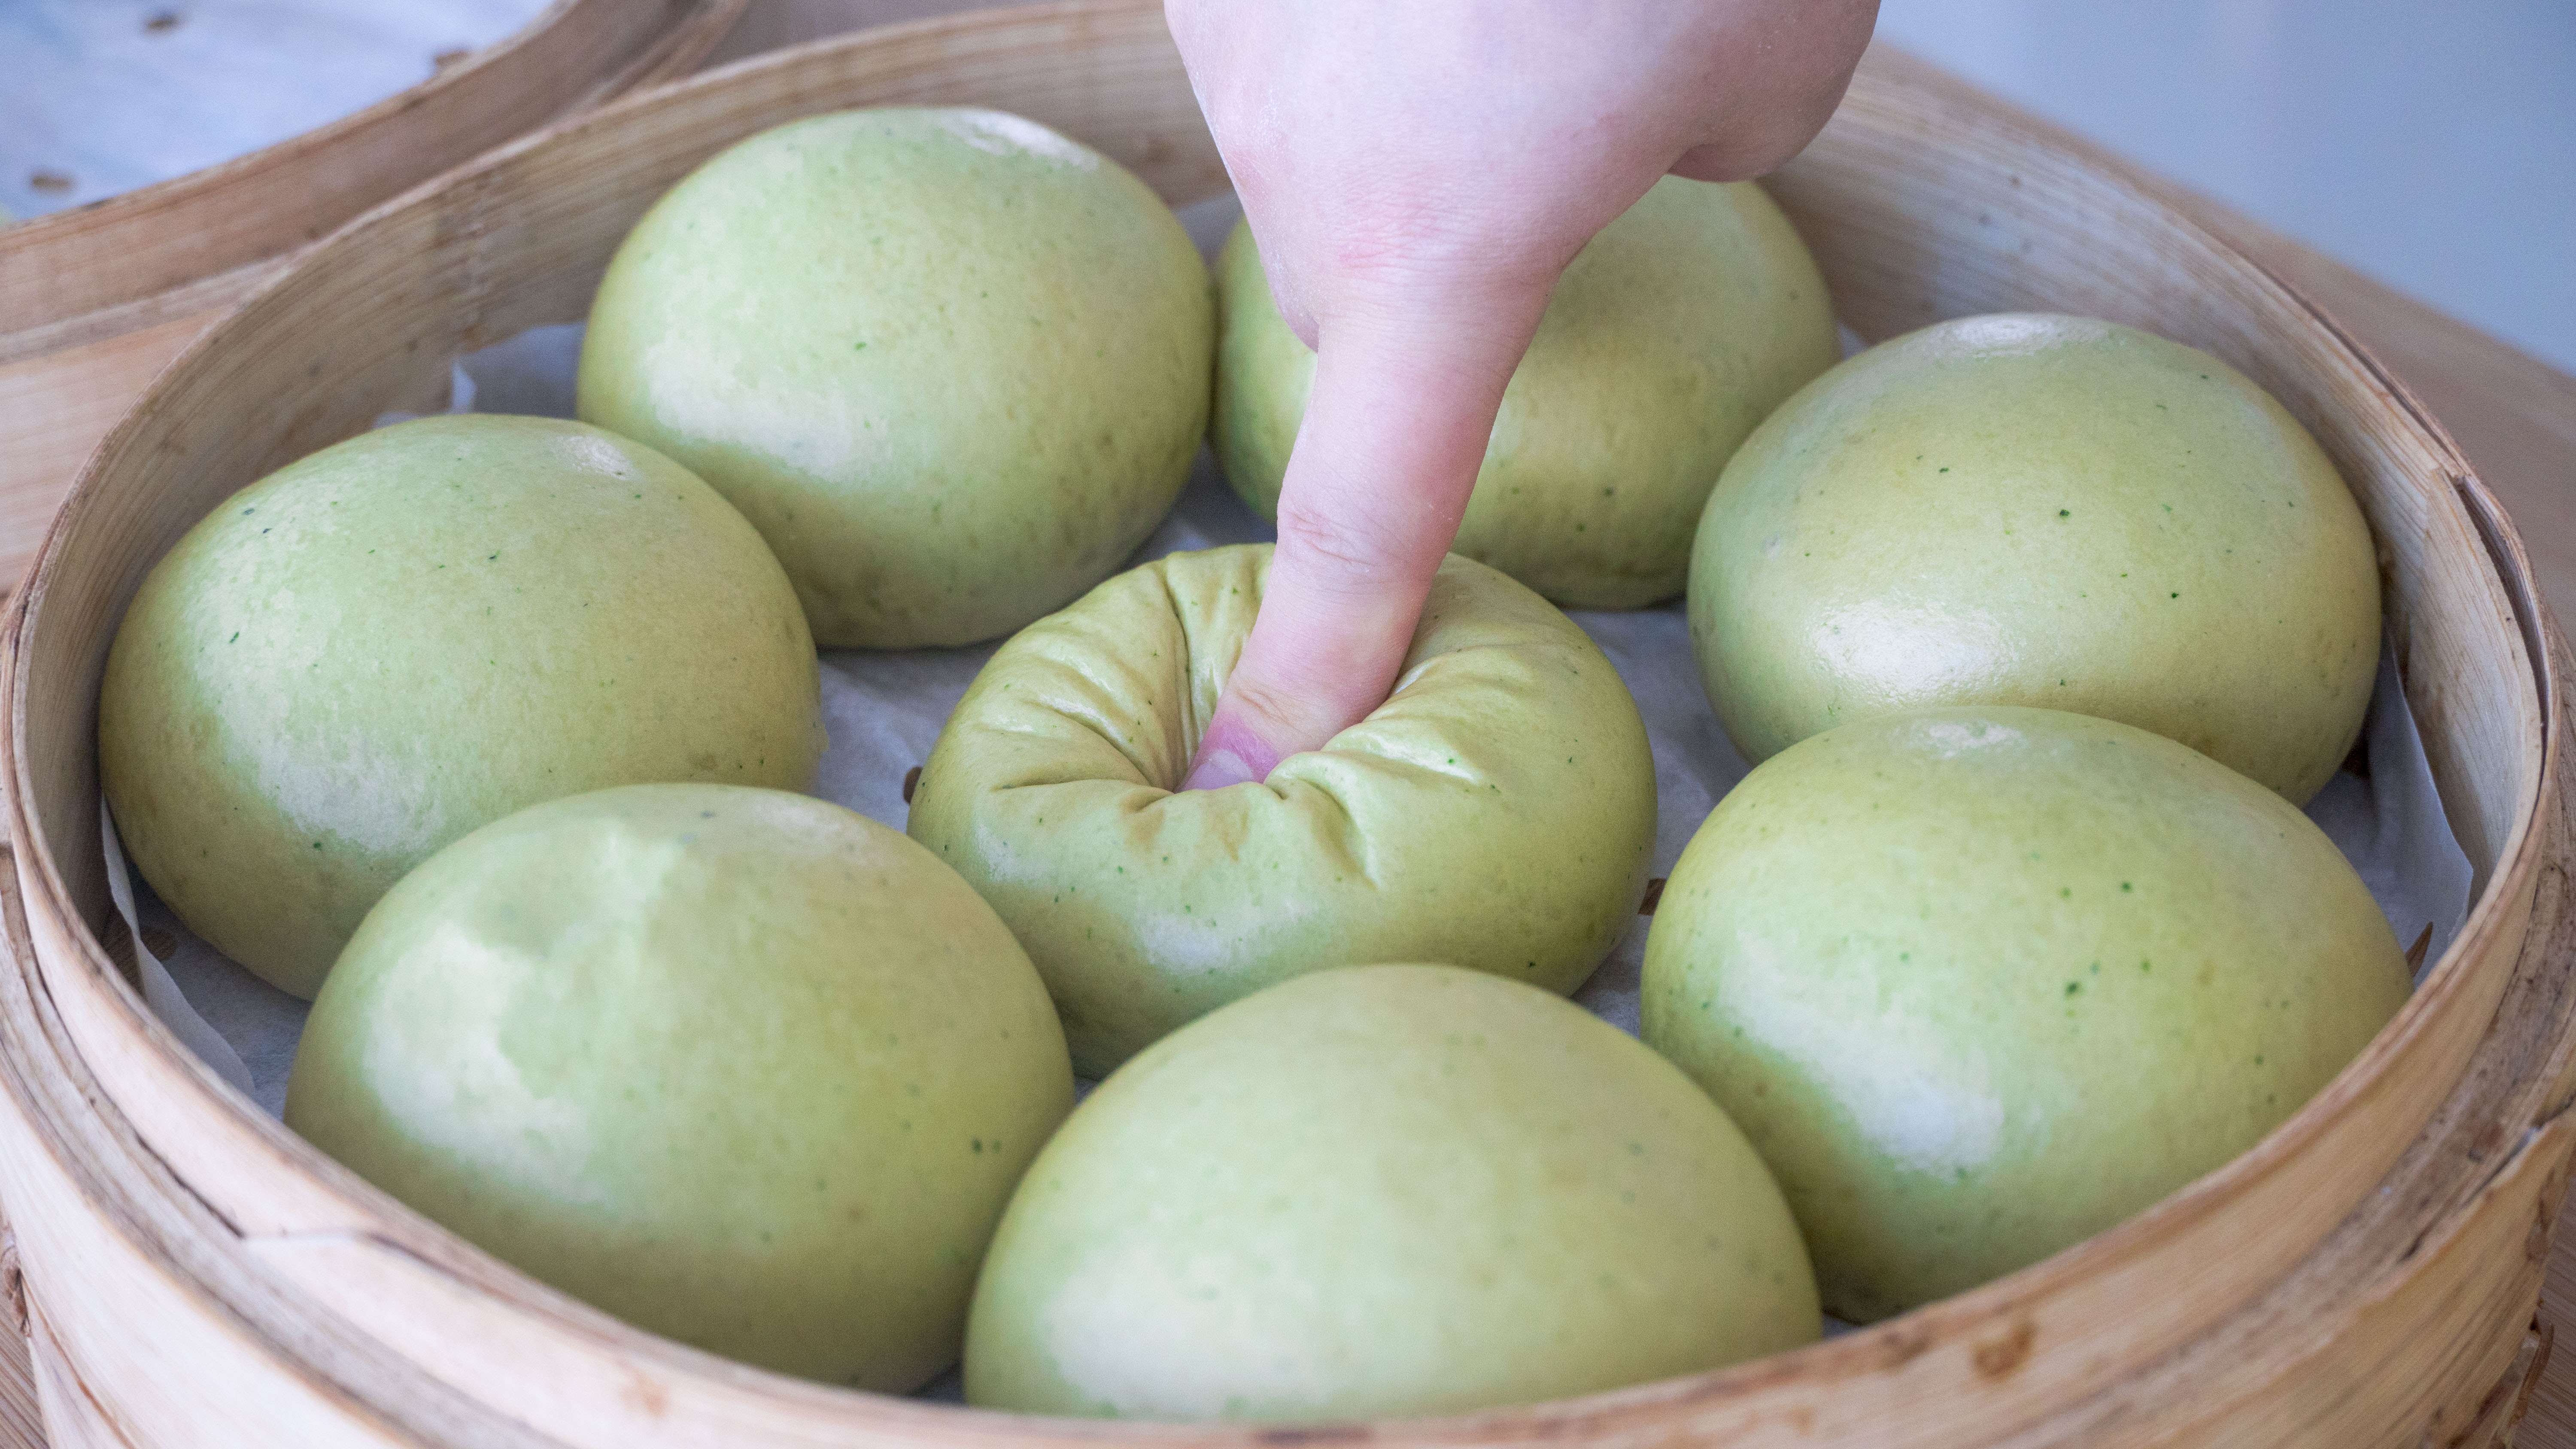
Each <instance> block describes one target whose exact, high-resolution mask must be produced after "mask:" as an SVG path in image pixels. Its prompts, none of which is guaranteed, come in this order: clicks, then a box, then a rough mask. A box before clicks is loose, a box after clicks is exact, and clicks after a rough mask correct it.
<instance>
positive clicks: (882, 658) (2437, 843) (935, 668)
mask: <svg viewBox="0 0 2576 1449" xmlns="http://www.w3.org/2000/svg"><path fill="white" fill-rule="evenodd" d="M1235 214H1236V213H1235V211H1234V209H1233V205H1232V203H1231V201H1230V200H1225V201H1219V202H1213V203H1207V204H1204V205H1202V206H1198V207H1192V208H1189V209H1188V210H1186V211H1184V212H1183V213H1182V216H1183V220H1184V222H1185V223H1187V224H1188V225H1189V227H1190V231H1191V233H1192V235H1193V236H1195V237H1197V238H1198V240H1199V243H1200V246H1201V248H1202V250H1212V249H1213V248H1214V246H1215V245H1216V244H1217V243H1218V242H1220V241H1222V239H1223V237H1224V234H1225V230H1226V228H1227V227H1229V226H1231V225H1232V223H1233V219H1234V216H1235ZM580 346H581V328H580V326H579V325H578V324H574V325H568V326H560V327H542V328H538V329H535V330H534V331H530V332H527V333H523V334H521V335H520V336H518V337H516V338H513V339H511V340H510V341H508V342H505V343H502V344H501V345H499V346H497V347H493V348H490V349H487V350H485V351H483V352H480V353H476V354H473V355H471V356H468V357H464V358H460V359H459V360H458V362H457V366H456V379H457V380H456V387H455V397H454V406H455V407H456V409H457V410H458V411H467V410H478V411H484V412H496V413H523V414H533V415H539V416H549V417H570V416H571V415H572V403H573V374H574V368H575V365H576V364H577V362H578V361H579V356H580ZM399 416H400V415H397V414H388V415H387V418H386V420H387V421H393V420H395V419H396V418H398V417H399ZM245 481H247V480H245ZM1272 536H1273V534H1272V530H1271V529H1270V527H1269V526H1268V525H1267V524H1265V523H1263V522H1262V521H1261V519H1260V518H1259V517H1258V516H1257V515H1255V514H1253V513H1252V512H1251V511H1250V510H1249V509H1247V508H1245V507H1244V506H1243V504H1242V503H1241V502H1240V501H1238V500H1237V499H1236V498H1235V497H1234V495H1233V493H1232V492H1230V491H1229V490H1228V489H1227V488H1226V486H1225V483H1224V481H1223V479H1222V478H1221V477H1220V476H1219V475H1218V473H1217V470H1216V466H1215V463H1214V460H1213V459H1212V458H1211V457H1210V456H1209V455H1208V454H1207V453H1206V452H1205V451H1204V450H1202V452H1201V453H1200V456H1199V460H1198V463H1197V466H1196V468H1195V469H1194V471H1193V472H1192V474H1191V478H1190V483H1189V487H1188V489H1187V490H1186V491H1185V492H1184V493H1183V494H1182V497H1181V500H1180V503H1179V505H1178V506H1177V507H1176V508H1174V509H1173V511H1172V513H1171V516H1170V517H1168V518H1166V519H1165V520H1164V522H1163V524H1162V526H1161V527H1160V528H1159V529H1157V530H1156V531H1155V533H1154V535H1153V537H1152V538H1150V539H1149V540H1147V542H1146V543H1145V545H1144V547H1143V548H1141V549H1140V550H1138V552H1137V554H1136V557H1135V559H1134V562H1137V563H1142V562H1145V561H1147V560H1149V559H1153V558H1158V557H1160V556H1162V555H1163V554H1166V553H1171V552H1174V551H1176V550H1182V549H1196V548H1209V547H1214V546H1216V545H1219V544H1228V543H1245V542H1254V541H1267V540H1268V539H1270V538H1271V537H1272ZM1572 617H1573V618H1574V620H1575V622H1576V623H1578V624H1580V625H1581V626H1582V627H1583V629H1584V631H1585V632H1586V633H1588V634H1589V635H1591V637H1592V639H1593V640H1594V642H1595V643H1597V644H1599V645H1600V646H1601V649H1602V652H1603V653H1605V654H1606V655H1608V656H1609V659H1610V662H1611V664H1612V665H1613V666H1614V667H1616V668H1617V670H1618V671H1619V676H1620V678H1621V679H1623V680H1625V681H1626V683H1627V685H1628V689H1629V691H1630V693H1632V694H1633V695H1635V697H1636V700H1637V708H1638V711H1639V713H1640V714H1642V715H1643V716H1644V718H1645V722H1646V733H1647V736H1648V738H1649V739H1650V741H1651V742H1652V744H1653V747H1654V755H1655V781H1656V791H1657V806H1658V815H1657V821H1656V832H1655V855H1654V864H1653V867H1652V870H1651V874H1653V875H1656V876H1662V875H1666V874H1668V873H1670V871H1671V869H1672V866H1673V862H1674V861H1675V860H1677V859H1679V858H1680V856H1681V852H1682V847H1684V846H1685V845H1687V844H1689V843H1690V838H1691V836H1692V835H1693V833H1695V832H1696V831H1697V830H1698V829H1699V825H1700V822H1701V821H1702V820H1703V819H1705V818H1706V817H1707V815H1708V812H1709V810H1710V808H1711V807H1713V806H1714V805H1715V804H1716V803H1717V801H1718V799H1719V797H1721V796H1723V795H1724V794H1725V793H1726V792H1727V791H1728V790H1730V789H1732V788H1733V787H1734V785H1735V782H1736V781H1738V780H1740V779H1742V778H1743V777H1744V774H1745V770H1746V766H1745V764H1744V761H1743V759H1742V758H1741V757H1740V756H1738V755H1737V754H1736V752H1735V747H1734V746H1733V745H1732V744H1731V743H1730V742H1729V741H1728V740H1727V738H1726V734H1725V732H1724V731H1723V730H1721V729H1720V728H1719V727H1718V723H1717V717H1716V715H1715V714H1714V713H1713V712H1712V711H1711V710H1710V709H1709V707H1708V701H1707V700H1706V699H1705V698H1703V697H1702V695H1701V692H1700V683H1699V675H1698V671H1697V668H1696V666H1695V665H1694V663H1693V661H1692V658H1691V651H1690V638H1689V632H1688V628H1687V625H1686V624H1685V622H1684V619H1683V616H1682V611H1681V608H1680V605H1679V604H1678V603H1674V604H1668V605H1665V606H1663V607H1661V608H1654V609H1645V610H1639V611H1637V612H1634V613H1576V614H1574V615H1573V616H1572ZM353 647H364V645H363V644H362V643H359V644H355V645H353ZM994 647H995V646H994V645H990V644H987V645H980V646H976V647H973V648H967V649H924V650H912V651H905V652H897V653H876V652H869V651H864V650H850V649H836V650H826V651H824V653H823V656H822V666H823V668H822V679H823V712H824V716H825V719H826V722H827V724H828V726H829V729H830V734H831V745H830V748H829V749H828V750H827V751H826V752H825V754H824V756H823V762H822V766H821V768H820V770H819V771H818V772H817V775H816V778H815V781H814V785H813V793H814V794H816V795H819V796H822V797H823V798H825V799H829V800H834V801H838V802H839V803H841V804H843V805H846V806H848V807H849V808H851V809H853V810H856V811H858V812H859V813H861V814H863V815H866V816H869V817H870V818H872V819H875V820H878V821H882V822H884V823H885V824H887V825H891V826H893V827H895V828H896V829H898V830H899V829H902V828H903V825H904V819H905V815H906V810H905V806H904V803H903V778H904V775H905V773H906V772H907V771H908V770H910V769H911V768H912V767H913V766H915V765H918V764H920V763H921V762H922V761H923V760H925V759H927V758H928V757H929V754H930V747H931V744H932V742H933V741H935V740H936V739H937V738H938V736H939V729H940V726H941V725H942V724H943V723H945V722H946V720H947V718H948V714H949V711H950V710H951V709H953V708H954V707H955V706H956V703H957V701H958V699H959V698H960V697H961V696H963V695H964V694H965V692H966V686H967V684H968V683H969V682H971V681H972V680H973V679H974V677H975V672H976V671H977V670H978V669H980V668H982V667H983V664H984V661H985V660H986V659H988V658H990V657H991V655H992V653H993V649H994ZM2391 660H2392V656H2391V655H2389V654H2388V653H2387V652H2386V651H2385V650H2383V651H2382V654H2381V659H2380V671H2379V680H2378V687H2377V692H2376V693H2375V694H2374V695H2373V696H2372V699H2371V706H2370V716H2369V723H2368V725H2367V727H2366V730H2365V735H2364V738H2365V742H2366V748H2365V749H2364V750H2363V751H2361V752H2359V753H2358V754H2357V756H2356V761H2357V762H2359V763H2362V765H2363V767H2364V769H2365V770H2366V773H2355V772H2353V771H2350V770H2347V771H2344V772H2341V773H2338V774H2337V775H2336V776H2335V777H2334V779H2333V781H2332V782H2331V783H2330V784H2328V785H2327V786H2326V788H2325V791H2324V792H2323V793H2322V794H2320V795H2319V796H2318V797H2317V799H2316V800H2315V801H2313V802H2312V803H2311V804H2310V805H2309V806H2308V816H2309V818H2310V819H2312V820H2314V821H2315V822H2316V823H2317V824H2318V825H2319V826H2321V827H2323V828H2324V830H2325V832H2326V833H2327V835H2328V836H2330V837H2332V839H2333V840H2334V842H2335V844H2336V845H2337V846H2338V847H2339V848H2340V849H2341V850H2342V851H2343V853H2344V855H2345V857H2346V858H2347V859H2349V860H2350V861H2351V862H2352V863H2353V866H2354V868H2355V869H2356V870H2358V871H2359V872H2360V875H2361V878H2362V880H2363V881H2364V882H2365V883H2367V884H2368V885H2369V887H2370V890H2371V894H2372V896H2373V897H2374V898H2376V899H2377V901H2378V902H2379V906H2380V909H2381V910H2382V911H2384V912H2385V913H2386V914H2387V916H2388V921H2389V925H2390V927H2391V928H2392V929H2393V930H2394V931H2395V932H2396V935H2397V940H2398V942H2399V944H2400V945H2403V946H2413V945H2414V944H2416V943H2417V942H2418V941H2419V940H2422V941H2423V943H2424V950H2423V957H2422V959H2423V960H2424V961H2425V962H2426V963H2430V962H2433V961H2437V960H2439V959H2440V958H2441V955H2442V950H2443V948H2444V947H2445V946H2447V945H2448V944H2449V942H2450V940H2451V937H2452V936H2453V935H2455V934H2456V933H2457V932H2458V931H2459V928H2460V924H2461V922H2462V921H2463V920H2464V919H2465V918H2466V915H2467V912H2468V906H2469V885H2470V879H2471V876H2470V869H2469V862H2468V858H2467V856H2465V855H2464V854H2462V852H2461V850H2460V847H2459V844H2458V842H2457V841H2456V840H2455V839H2454V837H2453V835H2452V833H2451V829H2450V825H2449V822H2448V821H2447V819H2446V818H2445V817H2444V815H2443V812H2442V803H2441V797H2440V796H2439V795H2438V794H2437V793H2436V792H2435V790H2434V786H2433V777H2432V771H2431V768H2430V767H2429V766H2428V765H2427V764H2426V762H2425V758H2424V750H2423V746H2422V743H2421V741H2420V739H2419V737H2418V735H2417V734H2416V730H2415V721H2414V718H2413V716H2412V715H2411V714H2410V713H2409V711H2408V709H2407V706H2406V697H2405V694H2404V691H2403V690H2402V689H2401V688H2400V687H2399V684H2398V678H2397V672H2396V669H2395V666H2394V664H2393V663H2392V662H2391ZM108 866H109V873H110V877H111V880H115V881H122V880H124V878H125V868H124V861H123V859H122V857H121V855H120V854H119V853H118V851H117V849H116V846H115V841H114V833H113V831H110V832H109V845H108ZM124 899H125V898H124V897H123V896H121V895H120V897H119V901H120V905H122V904H123V902H124ZM132 900H133V915H132V917H131V918H130V924H132V925H134V926H136V927H138V929H137V930H136V931H135V936H136V939H137V941H138V946H139V949H138V957H139V958H143V959H144V960H146V961H148V960H149V959H150V958H152V957H158V958H159V965H161V966H164V967H166V970H167V973H168V977H169V979H170V981H171V982H173V983H175V987H176V989H175V990H172V991H161V990H158V989H157V988H155V987H153V986H152V982H153V981H154V979H155V978H154V976H153V971H154V969H155V967H154V965H152V964H145V965H144V979H145V981H146V985H147V993H146V995H147V1002H148V1004H149V1005H150V1006H151V1007H152V1008H153V1009H154V1010H155V1011H157V1012H159V1013H160V1014H161V1015H162V1017H163V1019H164V1020H165V1021H167V1022H169V1023H170V1025H171V1026H172V1029H173V1030H174V1031H176V1032H177V1033H178V1034H179V1035H180V1037H181V1039H182V1040H184V1041H187V1042H189V1043H190V1044H191V1045H192V1046H194V1047H196V1048H197V1049H198V1050H199V1051H200V1052H202V1053H204V1054H206V1055H207V1056H208V1058H209V1060H210V1061H214V1062H215V1063H216V1065H217V1069H218V1070H219V1071H223V1072H224V1073H225V1074H226V1075H227V1076H228V1077H230V1076H231V1070H230V1069H229V1064H227V1063H225V1062H223V1061H222V1060H221V1057H222V1050H219V1048H220V1049H223V1050H229V1052H230V1053H232V1054H233V1055H234V1056H235V1057H237V1059H238V1064H239V1067H240V1068H241V1070H242V1071H244V1072H245V1073H246V1074H247V1077H248V1088H247V1090H248V1091H249V1093H250V1095H251V1096H252V1098H253V1099H254V1100H256V1101H258V1102H259V1103H260V1105H262V1106H263V1107H265V1108H267V1109H268V1110H269V1111H270V1112H271V1113H280V1112H282V1111H283V1107H284V1102H285V1095H286V1075H287V1071H288V1068H289V1067H290V1066H291V1065H292V1064H293V1062H294V1056H295V1042H296V1038H297V1037H298V1035H299V1034H300V1033H301V1032H302V1030H303V1026H304V1013H305V1005H304V1003H302V1002H300V1001H297V1000H296V999H295V998H293V997H291V996H288V995H286V994H285V993H284V992H281V991H278V990H277V989H275V988H274V987H271V986H269V985H268V984H266V983H265V982H262V981H261V980H259V978H257V977H255V976H253V975H251V974H250V973H249V972H248V971H246V970H244V969H242V968H241V967H239V966H236V965H234V964H233V963H232V962H230V961H228V960H226V959H224V958H223V957H222V956H221V955H219V954H218V953H216V952H215V951H214V950H213V949H212V948H211V947H209V946H207V945H206V944H205V943H204V942H203V941H200V940H198V939H197V938H196V937H195V936H194V935H192V934H191V933H190V932H189V931H188V930H187V929H186V927H184V926H183V925H181V924H180V922H179V921H178V919H177V918H176V917H175V916H173V915H172V914H171V913H170V911H169V910H168V908H167V907H165V906H164V905H162V903H161V902H160V900H159V899H158V898H157V897H155V896H154V895H153V894H152V892H151V891H150V889H149V888H148V887H147V886H146V885H144V884H143V883H142V882H140V881H136V882H134V883H133V887H132ZM1645 939H1646V922H1645V921H1644V919H1643V918H1640V919H1639V920H1638V921H1637V922H1636V923H1635V924H1634V925H1633V926H1632V928H1631V929H1630V930H1629V932H1628V934H1627V936H1626V937H1625V938H1624V939H1623V940H1622V941H1621V942H1620V943H1619V945H1618V947H1617V948H1616V949H1615V950H1613V951H1612V952H1611V954H1610V957H1609V959H1608V960H1606V961H1605V962H1603V963H1602V966H1601V968H1600V970H1599V971H1598V972H1597V973H1595V974H1594V976H1593V978H1592V980H1591V981H1590V982H1589V983H1588V984H1587V985H1585V987H1584V988H1583V989H1582V991H1580V992H1579V993H1577V995H1576V998H1575V999H1576V1000H1577V1001H1579V1002H1581V1003H1582V1004H1583V1005H1584V1006H1586V1007H1587V1008H1589V1009H1590V1010H1592V1011H1593V1012H1594V1013H1596V1014H1598V1015H1600V1016H1601V1017H1603V1018H1604V1019H1606V1020H1609V1021H1611V1022H1613V1023H1615V1024H1617V1025H1618V1026H1620V1027H1621V1028H1623V1029H1625V1030H1627V1031H1629V1032H1632V1033H1633V1032H1634V1031H1636V1029H1637V1008H1638V978H1639V970H1640V967H1641V965H1642V963H1643V960H1644V954H1645ZM146 944H148V945H149V946H151V947H152V949H151V950H149V951H146V950H143V949H140V947H141V946H143V945H146ZM209 1038H212V1039H213V1040H211V1041H210V1040H209Z"/></svg>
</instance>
